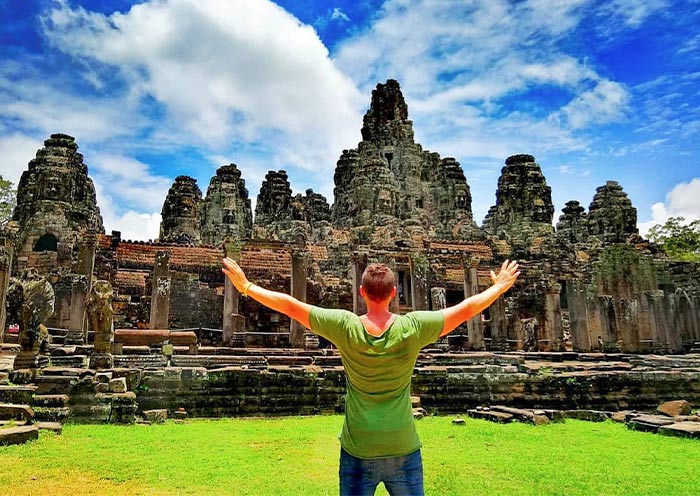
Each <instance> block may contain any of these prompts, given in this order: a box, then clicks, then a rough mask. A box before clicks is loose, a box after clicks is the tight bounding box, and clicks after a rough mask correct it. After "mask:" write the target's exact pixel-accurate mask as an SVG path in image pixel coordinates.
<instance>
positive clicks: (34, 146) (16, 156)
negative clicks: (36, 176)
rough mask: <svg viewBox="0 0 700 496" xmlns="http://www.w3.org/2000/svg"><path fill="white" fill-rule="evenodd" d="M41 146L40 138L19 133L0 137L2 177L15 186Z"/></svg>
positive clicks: (0, 172)
mask: <svg viewBox="0 0 700 496" xmlns="http://www.w3.org/2000/svg"><path fill="white" fill-rule="evenodd" d="M42 146H43V141H42V140H38V139H35V138H33V137H31V136H27V135H25V134H21V133H13V134H10V135H8V136H2V137H0V157H2V168H1V169H0V174H1V175H2V177H3V179H6V180H10V181H12V182H13V183H14V187H15V188H17V185H18V184H19V179H20V177H21V176H22V173H23V172H24V171H25V170H27V165H28V164H29V161H30V160H32V159H33V158H34V157H36V151H37V150H38V149H39V148H41V147H42Z"/></svg>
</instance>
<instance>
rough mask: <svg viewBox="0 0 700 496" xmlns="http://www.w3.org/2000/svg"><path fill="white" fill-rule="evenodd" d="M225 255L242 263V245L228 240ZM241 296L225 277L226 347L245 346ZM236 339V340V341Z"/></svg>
mask: <svg viewBox="0 0 700 496" xmlns="http://www.w3.org/2000/svg"><path fill="white" fill-rule="evenodd" d="M224 255H225V256H226V257H230V258H233V259H234V260H236V261H237V262H239V263H240V260H241V245H240V244H239V243H236V242H232V241H230V240H227V241H226V242H225V243H224ZM240 301H241V294H240V293H239V292H238V290H237V289H236V286H234V285H233V283H232V282H231V281H230V280H229V278H228V277H226V276H224V310H223V326H222V329H223V331H224V332H223V337H222V342H223V345H224V346H233V345H234V343H235V344H237V345H240V344H242V345H243V346H245V335H244V334H243V333H245V322H246V321H245V317H243V316H242V315H241V314H240ZM234 338H236V339H234Z"/></svg>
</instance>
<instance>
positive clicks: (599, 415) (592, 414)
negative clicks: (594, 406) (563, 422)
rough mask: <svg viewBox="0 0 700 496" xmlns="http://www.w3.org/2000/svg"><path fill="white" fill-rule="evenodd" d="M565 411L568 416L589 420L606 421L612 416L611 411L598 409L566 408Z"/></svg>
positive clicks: (565, 415)
mask: <svg viewBox="0 0 700 496" xmlns="http://www.w3.org/2000/svg"><path fill="white" fill-rule="evenodd" d="M563 413H564V417H566V418H571V419H577V420H587V421H589V422H604V421H605V420H608V419H609V418H610V413H609V412H600V411H597V410H566V411H564V412H563Z"/></svg>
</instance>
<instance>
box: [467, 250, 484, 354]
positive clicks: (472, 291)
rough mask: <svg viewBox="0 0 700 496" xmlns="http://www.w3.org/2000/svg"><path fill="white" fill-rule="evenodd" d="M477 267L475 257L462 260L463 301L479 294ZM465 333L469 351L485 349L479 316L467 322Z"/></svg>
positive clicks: (477, 263)
mask: <svg viewBox="0 0 700 496" xmlns="http://www.w3.org/2000/svg"><path fill="white" fill-rule="evenodd" d="M478 266H479V259H478V258H476V257H475V258H470V259H464V260H462V267H463V268H464V298H465V299H466V298H469V297H471V296H474V295H476V294H478V293H479V280H478V275H477V267H478ZM467 332H468V334H469V349H471V350H483V349H484V348H485V346H484V327H483V325H482V323H481V314H478V315H475V316H474V317H472V318H471V319H469V320H468V321H467Z"/></svg>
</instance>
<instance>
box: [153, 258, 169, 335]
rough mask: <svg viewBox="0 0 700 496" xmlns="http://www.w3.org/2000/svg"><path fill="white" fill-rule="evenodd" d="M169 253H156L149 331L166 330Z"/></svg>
mask: <svg viewBox="0 0 700 496" xmlns="http://www.w3.org/2000/svg"><path fill="white" fill-rule="evenodd" d="M169 262H170V253H169V252H167V251H158V252H156V260H155V266H154V267H153V277H152V279H153V281H152V285H153V289H152V291H151V322H150V328H151V329H168V328H169V318H170V268H169V266H168V264H169Z"/></svg>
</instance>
